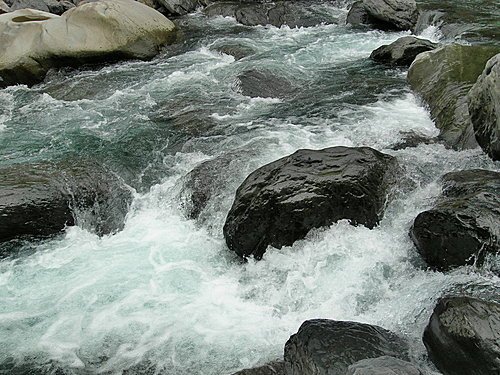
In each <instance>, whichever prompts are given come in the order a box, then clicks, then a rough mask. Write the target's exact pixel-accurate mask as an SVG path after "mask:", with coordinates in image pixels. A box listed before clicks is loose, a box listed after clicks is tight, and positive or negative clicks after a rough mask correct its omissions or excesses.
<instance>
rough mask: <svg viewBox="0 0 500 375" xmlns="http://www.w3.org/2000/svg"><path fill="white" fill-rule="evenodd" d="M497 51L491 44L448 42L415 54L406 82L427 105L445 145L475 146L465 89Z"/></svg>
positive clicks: (499, 48)
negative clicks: (416, 55) (446, 44)
mask: <svg viewBox="0 0 500 375" xmlns="http://www.w3.org/2000/svg"><path fill="white" fill-rule="evenodd" d="M499 52H500V47H494V46H464V45H458V44H454V45H449V46H445V47H442V48H438V49H436V50H434V51H429V52H425V53H422V54H420V55H418V57H417V58H416V59H415V61H414V62H413V64H412V65H411V67H410V70H409V71H408V82H409V83H410V86H411V87H412V89H413V90H415V91H416V93H417V94H419V95H420V96H421V97H422V99H423V100H424V101H425V102H426V103H427V105H428V106H429V109H430V112H431V117H432V118H433V120H434V121H435V123H436V127H437V128H438V129H439V130H440V131H441V133H440V135H439V137H440V139H441V140H442V141H443V142H444V143H445V144H446V145H447V146H449V147H452V148H455V149H467V148H475V147H477V142H476V140H475V137H474V131H473V128H472V123H471V120H470V116H469V111H468V105H467V93H468V92H469V90H470V88H471V87H472V85H473V84H474V83H475V82H476V80H477V78H478V77H479V76H480V75H481V73H482V71H483V69H484V67H485V65H486V62H487V61H488V60H489V59H490V58H491V57H492V56H494V55H495V54H497V53H499Z"/></svg>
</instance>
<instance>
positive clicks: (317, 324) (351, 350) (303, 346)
mask: <svg viewBox="0 0 500 375" xmlns="http://www.w3.org/2000/svg"><path fill="white" fill-rule="evenodd" d="M381 356H391V357H396V358H399V359H402V360H407V359H408V344H407V343H406V342H405V340H403V339H402V338H401V337H399V336H397V335H396V334H394V333H393V332H390V331H388V330H386V329H384V328H381V327H378V326H374V325H370V324H363V323H357V322H347V321H335V320H327V319H313V320H307V321H305V322H304V323H303V324H302V325H301V326H300V328H299V330H298V332H297V333H296V334H294V335H292V336H291V337H290V339H289V340H288V341H287V343H286V345H285V369H286V374H287V375H332V374H335V375H337V374H339V375H344V374H345V373H346V372H347V371H348V368H349V366H351V365H353V364H355V363H356V362H358V361H361V360H363V359H367V358H377V357H381Z"/></svg>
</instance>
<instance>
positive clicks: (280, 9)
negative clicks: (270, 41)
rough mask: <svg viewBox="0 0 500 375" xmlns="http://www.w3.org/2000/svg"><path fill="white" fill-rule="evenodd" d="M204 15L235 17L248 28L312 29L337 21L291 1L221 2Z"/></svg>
mask: <svg viewBox="0 0 500 375" xmlns="http://www.w3.org/2000/svg"><path fill="white" fill-rule="evenodd" d="M204 13H205V14H206V15H207V16H209V17H215V16H223V17H233V18H234V19H236V21H237V22H239V23H241V24H243V25H246V26H258V25H261V26H266V25H272V26H276V27H281V26H283V25H287V26H289V27H310V26H315V25H318V24H320V23H332V22H334V21H335V20H333V19H330V18H329V17H328V16H325V15H324V14H321V13H320V12H319V13H316V12H314V9H311V8H309V7H307V5H305V4H304V3H302V4H294V3H293V2H289V1H275V2H269V1H220V2H216V3H213V4H210V5H208V6H207V7H206V8H205V9H204Z"/></svg>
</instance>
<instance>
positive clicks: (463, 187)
mask: <svg viewBox="0 0 500 375" xmlns="http://www.w3.org/2000/svg"><path fill="white" fill-rule="evenodd" d="M499 192H500V173H499V172H494V171H487V170H469V171H460V172H452V173H448V174H446V175H445V176H444V177H443V193H442V196H441V197H440V198H439V199H438V201H437V202H436V205H435V206H434V207H433V208H432V209H430V210H427V211H424V212H422V213H420V214H419V215H418V216H417V218H416V219H415V221H414V223H413V226H412V227H411V229H410V237H411V238H412V239H413V242H414V243H415V245H416V247H417V249H418V251H419V253H420V254H421V255H422V257H423V259H424V260H425V261H426V263H427V264H428V265H429V266H430V267H431V268H433V269H437V270H449V269H451V268H454V267H458V266H463V265H466V264H469V265H471V264H476V265H481V264H482V263H483V261H484V259H485V257H486V256H487V255H488V254H496V253H498V252H499V251H500V242H499V241H500V195H499Z"/></svg>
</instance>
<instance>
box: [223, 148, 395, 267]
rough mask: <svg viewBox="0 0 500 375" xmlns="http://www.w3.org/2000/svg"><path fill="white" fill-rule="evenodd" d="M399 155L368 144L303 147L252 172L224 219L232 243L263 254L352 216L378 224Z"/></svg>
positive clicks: (359, 221)
mask: <svg viewBox="0 0 500 375" xmlns="http://www.w3.org/2000/svg"><path fill="white" fill-rule="evenodd" d="M396 170H397V163H396V160H395V158H393V157H392V156H389V155H385V154H382V153H380V152H378V151H376V150H374V149H371V148H368V147H359V148H354V147H353V148H349V147H331V148H327V149H324V150H299V151H297V152H295V153H294V154H292V155H290V156H287V157H284V158H282V159H279V160H277V161H275V162H272V163H270V164H268V165H265V166H263V167H261V168H259V169H257V170H256V171H255V172H253V173H252V174H250V175H249V176H248V177H247V179H246V180H245V181H244V182H243V184H241V186H240V187H239V188H238V190H237V191H236V197H235V200H234V203H233V206H232V208H231V210H230V211H229V214H228V216H227V218H226V223H225V225H224V237H225V239H226V243H227V245H228V247H229V249H231V250H233V251H235V252H236V253H237V254H238V255H239V256H242V257H247V256H251V255H253V256H254V257H255V258H257V259H259V258H261V257H262V255H263V254H264V252H265V250H266V248H267V246H273V247H276V248H281V247H282V246H290V245H292V244H293V243H294V242H295V241H296V240H298V239H301V238H304V237H305V235H306V234H307V233H308V232H309V231H310V230H311V229H313V228H319V227H323V226H328V225H331V224H332V223H334V222H336V221H338V220H342V219H348V220H349V221H350V222H351V223H352V224H354V225H358V224H362V225H365V226H367V227H368V228H373V227H374V226H375V225H377V224H378V222H379V220H380V218H381V217H382V212H383V207H384V204H385V201H386V195H387V193H388V189H389V186H390V181H391V179H392V176H393V174H394V173H396Z"/></svg>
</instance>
